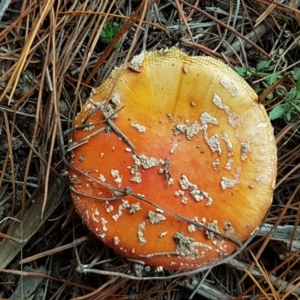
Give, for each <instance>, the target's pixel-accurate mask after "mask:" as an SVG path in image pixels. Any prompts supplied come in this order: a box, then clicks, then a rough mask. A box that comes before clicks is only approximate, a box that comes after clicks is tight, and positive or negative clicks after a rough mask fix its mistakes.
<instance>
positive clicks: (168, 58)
mask: <svg viewBox="0 0 300 300" xmlns="http://www.w3.org/2000/svg"><path fill="white" fill-rule="evenodd" d="M138 62H139V63H138V64H137V63H136V59H135V60H133V62H132V63H131V64H129V65H128V66H127V67H125V68H120V69H119V68H117V69H115V70H114V71H113V72H112V74H111V75H110V77H109V78H108V79H107V80H106V81H105V82H104V83H103V84H102V85H101V86H100V87H99V88H98V89H96V91H94V92H93V93H92V94H91V96H90V99H89V100H87V102H86V103H85V105H84V107H83V109H82V111H81V112H80V113H79V114H78V115H77V117H76V120H75V122H74V127H75V128H74V132H73V134H72V141H73V142H72V145H71V148H70V151H72V158H71V160H70V164H71V167H70V170H69V175H70V180H71V195H72V199H73V201H74V204H75V207H76V210H77V212H78V214H79V215H80V216H81V217H82V218H83V220H84V222H85V224H86V225H87V227H88V228H89V229H90V230H91V231H92V232H93V233H94V234H95V235H96V236H97V237H98V238H99V239H101V240H102V241H103V242H104V243H105V244H107V245H108V246H109V247H111V248H112V249H114V250H115V251H116V252H118V253H120V254H121V255H123V256H125V257H127V258H129V259H134V260H138V261H142V262H144V263H145V264H148V265H150V266H153V267H164V268H166V269H175V270H192V269H196V268H200V267H204V266H207V265H211V264H214V263H217V262H219V261H222V259H223V258H225V257H227V256H228V255H230V254H232V253H233V252H234V251H236V250H238V249H239V248H240V247H241V245H242V244H243V243H244V242H246V241H247V240H248V239H249V237H250V236H251V235H253V233H254V232H255V230H256V229H257V228H258V226H259V225H260V224H261V222H262V221H263V219H264V217H265V215H266V213H267V212H268V209H269V207H270V205H271V201H272V196H273V189H274V183H275V177H276V162H277V158H276V147H275V140H274V136H273V128H272V126H271V124H270V121H269V118H268V116H267V113H266V111H265V109H264V107H263V106H262V105H260V104H259V103H258V101H257V95H256V94H255V93H254V91H253V90H252V89H251V88H250V86H249V85H248V84H247V83H246V82H245V81H244V80H243V79H242V78H241V77H240V76H239V75H237V74H236V73H235V72H234V71H232V70H231V69H230V68H229V67H228V66H226V65H225V64H224V63H222V62H221V61H219V60H216V59H214V58H211V57H189V56H188V55H186V54H184V53H183V52H181V51H180V50H178V49H176V48H171V49H169V51H167V52H166V51H165V52H158V51H155V52H143V55H142V59H139V60H138ZM135 65H137V67H136V68H133V66H135ZM184 70H188V72H187V71H184ZM137 71H138V72H137ZM116 95H118V97H117V98H118V99H117V100H118V101H115V99H116ZM85 125H86V127H87V126H88V128H89V130H86V128H85ZM108 129H109V130H108ZM175 149H176V151H175ZM198 220H201V221H198ZM224 224H225V225H224ZM229 224H230V225H229Z"/></svg>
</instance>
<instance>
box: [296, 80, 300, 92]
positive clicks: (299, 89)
mask: <svg viewBox="0 0 300 300" xmlns="http://www.w3.org/2000/svg"><path fill="white" fill-rule="evenodd" d="M296 90H297V92H300V80H298V81H297V83H296Z"/></svg>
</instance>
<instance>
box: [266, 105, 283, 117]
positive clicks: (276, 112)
mask: <svg viewBox="0 0 300 300" xmlns="http://www.w3.org/2000/svg"><path fill="white" fill-rule="evenodd" d="M286 112H287V105H286V104H280V105H277V106H276V107H274V108H273V109H272V110H271V111H270V112H269V117H270V119H271V120H275V119H278V118H281V117H283V116H284V115H285V113H286Z"/></svg>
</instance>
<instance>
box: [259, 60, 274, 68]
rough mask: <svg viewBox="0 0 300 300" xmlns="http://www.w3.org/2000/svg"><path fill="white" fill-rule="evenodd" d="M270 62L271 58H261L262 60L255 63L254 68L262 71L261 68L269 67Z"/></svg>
mask: <svg viewBox="0 0 300 300" xmlns="http://www.w3.org/2000/svg"><path fill="white" fill-rule="evenodd" d="M271 62H272V61H271V60H263V61H261V62H259V63H258V64H257V65H256V70H257V71H262V70H263V69H265V68H267V67H269V66H270V64H271Z"/></svg>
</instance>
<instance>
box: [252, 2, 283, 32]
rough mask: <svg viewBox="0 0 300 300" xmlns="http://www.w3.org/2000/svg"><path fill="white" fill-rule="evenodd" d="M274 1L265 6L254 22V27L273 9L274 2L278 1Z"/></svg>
mask: <svg viewBox="0 0 300 300" xmlns="http://www.w3.org/2000/svg"><path fill="white" fill-rule="evenodd" d="M274 2H276V3H274ZM274 2H273V3H271V5H269V6H268V7H267V9H266V10H265V11H264V12H263V13H262V14H261V15H260V16H259V17H258V18H257V19H256V23H255V25H254V27H257V26H258V25H259V24H260V23H261V22H263V21H264V20H265V19H266V18H267V17H268V15H269V14H270V13H271V12H272V11H273V10H274V8H275V7H276V4H277V3H278V2H280V1H279V0H274Z"/></svg>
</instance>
